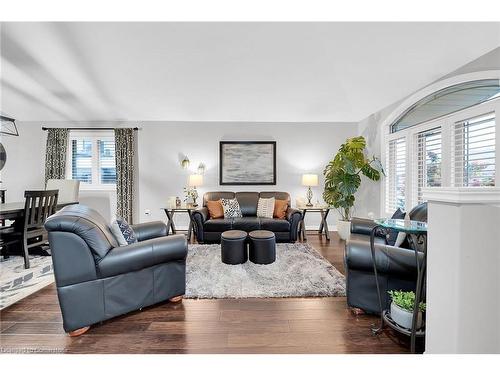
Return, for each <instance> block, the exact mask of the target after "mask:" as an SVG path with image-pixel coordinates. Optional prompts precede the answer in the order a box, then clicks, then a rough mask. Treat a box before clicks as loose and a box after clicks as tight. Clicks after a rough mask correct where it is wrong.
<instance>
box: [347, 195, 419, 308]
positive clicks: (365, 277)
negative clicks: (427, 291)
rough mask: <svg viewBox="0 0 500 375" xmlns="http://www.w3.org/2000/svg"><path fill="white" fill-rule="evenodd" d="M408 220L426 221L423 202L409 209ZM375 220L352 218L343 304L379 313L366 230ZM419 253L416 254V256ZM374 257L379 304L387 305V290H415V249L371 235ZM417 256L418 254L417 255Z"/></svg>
mask: <svg viewBox="0 0 500 375" xmlns="http://www.w3.org/2000/svg"><path fill="white" fill-rule="evenodd" d="M409 215H410V218H411V220H417V221H424V222H427V203H422V204H420V205H418V206H416V207H414V208H413V209H412V210H411V211H410V212H409ZM374 226H376V224H375V223H374V222H373V221H372V220H368V219H359V218H353V219H352V221H351V237H350V239H349V240H348V241H347V243H346V246H345V254H344V263H345V270H346V290H347V304H348V306H350V307H355V308H360V309H362V310H364V311H365V312H367V313H379V312H380V307H379V302H378V297H377V287H376V284H375V276H374V274H373V262H372V255H371V248H370V234H371V230H372V228H373V227H374ZM422 255H423V254H420V257H421V256H422ZM375 259H376V262H377V271H378V279H379V285H380V292H381V295H382V308H383V309H387V308H389V305H390V298H389V295H388V294H387V292H388V291H389V290H404V291H410V290H413V291H415V287H416V280H417V268H416V260H415V252H414V251H413V250H412V249H411V248H410V245H409V243H408V241H407V240H405V241H404V242H403V243H402V244H401V246H399V247H395V246H390V245H387V244H386V240H385V237H375ZM420 259H421V258H420Z"/></svg>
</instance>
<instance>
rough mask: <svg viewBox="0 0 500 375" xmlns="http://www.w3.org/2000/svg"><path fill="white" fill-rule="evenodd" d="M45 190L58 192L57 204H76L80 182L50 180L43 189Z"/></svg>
mask: <svg viewBox="0 0 500 375" xmlns="http://www.w3.org/2000/svg"><path fill="white" fill-rule="evenodd" d="M45 188H46V189H47V190H56V189H57V190H59V202H60V203H62V202H78V198H79V193H80V181H78V180H63V179H50V180H48V181H47V185H46V187H45Z"/></svg>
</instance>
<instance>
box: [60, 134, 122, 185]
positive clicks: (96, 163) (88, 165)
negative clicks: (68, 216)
mask: <svg viewBox="0 0 500 375" xmlns="http://www.w3.org/2000/svg"><path fill="white" fill-rule="evenodd" d="M68 159H69V160H68V163H67V164H68V170H67V172H68V173H67V174H68V176H69V178H71V179H74V180H79V181H81V185H80V186H82V187H83V188H90V189H92V188H96V189H108V188H111V189H113V188H114V187H115V185H116V162H115V139H114V135H113V133H112V132H105V131H97V132H93V133H89V132H81V131H72V132H70V147H69V153H68Z"/></svg>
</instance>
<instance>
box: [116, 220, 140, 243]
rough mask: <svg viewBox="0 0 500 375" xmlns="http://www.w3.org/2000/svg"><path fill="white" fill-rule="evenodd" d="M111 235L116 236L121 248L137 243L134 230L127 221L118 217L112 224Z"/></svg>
mask: <svg viewBox="0 0 500 375" xmlns="http://www.w3.org/2000/svg"><path fill="white" fill-rule="evenodd" d="M111 233H113V236H115V238H116V241H118V244H119V245H120V246H126V245H130V244H131V243H136V242H137V238H136V236H135V233H134V230H133V229H132V227H131V226H130V225H129V224H128V223H127V222H126V221H125V219H122V218H121V217H116V218H115V219H114V220H113V221H112V222H111Z"/></svg>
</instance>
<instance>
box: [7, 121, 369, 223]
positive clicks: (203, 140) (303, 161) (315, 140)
mask: <svg viewBox="0 0 500 375" xmlns="http://www.w3.org/2000/svg"><path fill="white" fill-rule="evenodd" d="M43 125H44V126H49V127H58V126H59V127H62V126H90V125H91V124H88V123H78V124H74V123H60V122H51V123H47V122H44V123H43ZM93 125H94V126H95V124H93ZM99 125H102V126H139V127H140V129H141V130H139V132H138V134H137V137H138V154H139V155H138V191H139V193H138V194H137V202H136V205H137V206H138V212H137V214H138V217H139V221H141V222H142V221H149V220H164V219H165V215H164V213H163V211H162V210H161V207H164V206H165V204H166V202H167V198H168V197H169V196H180V197H184V194H183V187H184V186H185V185H186V183H187V178H188V175H189V174H190V173H193V172H194V171H196V169H197V167H198V164H199V163H200V162H203V163H204V164H205V165H206V172H205V176H204V185H203V187H201V188H200V189H199V193H200V196H201V195H202V194H203V193H204V192H206V191H210V190H233V191H260V190H283V191H288V192H290V194H291V195H292V202H293V203H295V199H296V198H297V197H298V196H305V192H306V188H305V187H303V186H301V175H302V174H303V173H317V174H318V175H320V185H322V183H323V177H322V176H323V174H322V171H323V168H324V166H325V165H326V164H327V163H328V161H329V160H330V159H331V158H332V157H333V155H334V154H335V153H336V151H337V150H338V148H339V146H340V144H341V143H342V142H343V141H344V140H345V139H346V138H348V137H352V136H355V135H357V129H358V128H357V124H355V123H225V122H223V123H216V122H194V123H191V122H177V123H173V122H146V123H142V124H138V123H109V122H108V123H102V124H99ZM41 126H42V123H40V122H20V123H19V124H18V127H19V132H20V136H19V137H8V136H4V137H3V139H2V142H3V144H4V146H5V149H6V151H7V159H8V160H7V164H6V165H5V168H4V169H3V170H2V179H3V185H2V186H3V187H4V188H5V189H7V201H8V202H13V201H20V200H22V199H23V192H24V190H26V189H28V188H34V189H38V188H42V187H43V184H44V163H45V140H46V132H44V131H42V130H41ZM221 140H273V141H276V143H277V146H276V147H277V152H276V155H277V167H276V168H277V184H276V185H275V186H273V185H269V186H219V183H218V181H219V175H218V165H219V141H221ZM183 154H186V155H187V156H188V157H189V159H190V160H191V171H186V170H183V169H182V168H181V167H180V156H181V155H183ZM368 184H372V183H371V182H369V181H368ZM313 193H314V202H316V200H317V199H319V200H320V201H322V198H321V194H322V187H321V186H318V187H316V188H313ZM97 198H98V199H96V197H95V194H94V193H92V192H82V193H81V201H82V203H85V204H89V205H91V206H93V207H94V208H96V209H99V210H100V211H102V212H101V213H102V214H103V215H104V216H105V217H109V207H108V206H107V205H103V204H102V197H101V196H99V197H97ZM200 200H201V198H200ZM111 204H112V203H111ZM105 206H106V207H105ZM146 209H149V210H150V211H151V215H149V216H147V215H145V213H144V212H145V210H146ZM335 217H336V213H335V212H332V214H331V216H330V220H329V224H330V229H332V230H333V229H334V225H335ZM176 223H177V225H178V226H179V227H184V226H186V225H187V218H186V217H185V216H183V215H179V216H178V217H177V220H176ZM306 225H307V226H310V227H312V228H314V227H317V226H318V225H319V214H316V213H311V214H310V215H309V216H308V217H307V218H306Z"/></svg>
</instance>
